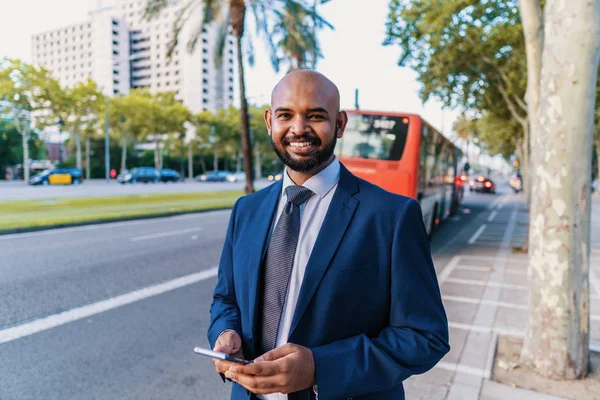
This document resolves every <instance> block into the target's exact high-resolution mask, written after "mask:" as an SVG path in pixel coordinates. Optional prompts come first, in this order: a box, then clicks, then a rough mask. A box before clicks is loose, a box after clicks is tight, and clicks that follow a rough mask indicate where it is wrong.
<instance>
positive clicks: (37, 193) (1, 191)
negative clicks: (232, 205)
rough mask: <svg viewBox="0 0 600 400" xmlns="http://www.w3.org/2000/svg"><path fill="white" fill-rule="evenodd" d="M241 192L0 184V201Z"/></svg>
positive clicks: (227, 186)
mask: <svg viewBox="0 0 600 400" xmlns="http://www.w3.org/2000/svg"><path fill="white" fill-rule="evenodd" d="M271 183H272V182H271V181H269V180H268V179H266V178H261V179H258V180H256V181H255V182H254V187H255V188H256V189H262V188H264V187H265V186H268V185H270V184H271ZM236 189H238V190H244V182H233V183H232V182H196V181H188V182H185V183H172V182H171V183H158V184H152V183H149V184H144V183H139V184H135V185H131V184H127V185H121V184H119V183H117V182H116V181H111V182H110V183H108V184H107V183H106V181H105V180H102V179H92V180H90V181H85V182H84V183H83V184H81V185H52V186H29V185H25V184H24V183H23V182H22V181H0V201H3V200H23V199H30V200H33V199H45V198H59V197H96V196H118V195H128V194H148V193H183V192H212V191H218V190H236Z"/></svg>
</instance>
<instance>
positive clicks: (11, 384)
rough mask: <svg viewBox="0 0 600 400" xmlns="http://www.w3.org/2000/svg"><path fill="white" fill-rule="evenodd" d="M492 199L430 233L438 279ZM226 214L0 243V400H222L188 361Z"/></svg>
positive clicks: (207, 368)
mask: <svg viewBox="0 0 600 400" xmlns="http://www.w3.org/2000/svg"><path fill="white" fill-rule="evenodd" d="M181 186H183V185H181ZM198 186H201V185H200V184H198ZM499 199H500V195H496V196H494V195H484V194H468V195H467V197H466V198H465V201H464V207H463V209H461V210H460V211H459V212H458V213H457V215H456V216H454V217H452V218H451V219H450V220H448V221H446V223H445V224H444V225H443V226H442V227H441V228H440V229H439V230H438V231H437V232H436V235H435V237H434V239H433V242H432V251H433V254H434V262H435V265H436V270H437V271H438V274H439V273H440V271H441V270H442V269H443V268H444V266H445V265H446V263H447V262H448V261H449V260H450V258H451V257H452V256H453V255H454V254H456V253H457V252H458V251H460V249H461V248H462V247H464V246H465V244H466V242H467V241H468V240H469V238H470V237H471V236H472V235H473V234H474V232H476V231H477V229H478V226H477V224H476V222H477V221H476V218H477V217H478V216H481V214H485V213H488V212H489V210H488V205H489V204H490V203H491V202H493V201H498V200H499ZM228 217H229V212H228V211H218V212H208V213H202V214H190V215H184V216H176V217H169V218H160V219H153V220H142V221H134V222H122V223H113V224H105V225H94V226H85V227H76V228H67V229H60V230H50V231H42V232H35V233H25V234H17V235H6V236H0V359H1V360H2V361H1V362H0V399H1V400H13V399H14V400H16V399H226V398H228V394H229V385H228V384H223V383H222V382H221V380H220V378H219V377H218V376H217V375H216V374H215V373H214V370H213V368H212V363H211V362H210V361H209V360H208V359H205V358H203V357H200V356H196V355H194V353H193V352H192V349H193V348H194V347H195V346H205V347H206V346H207V345H208V342H207V339H206V330H207V327H208V323H209V313H208V312H209V307H210V302H211V297H212V290H213V288H214V285H215V282H216V278H215V277H214V274H215V273H214V269H212V268H213V267H214V266H216V265H217V263H218V260H219V256H220V251H221V246H222V243H223V238H224V235H225V230H226V225H227V221H228ZM202 271H208V272H206V273H205V274H204V275H202ZM207 277H208V278H207ZM177 279H178V280H177ZM165 282H167V283H165ZM163 283H165V284H163ZM161 284H162V285H161ZM178 285H179V287H178V288H174V287H177V286H178ZM69 321H71V322H69Z"/></svg>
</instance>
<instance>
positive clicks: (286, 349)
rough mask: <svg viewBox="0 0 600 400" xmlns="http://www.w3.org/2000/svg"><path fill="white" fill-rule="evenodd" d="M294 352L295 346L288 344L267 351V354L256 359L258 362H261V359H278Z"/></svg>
mask: <svg viewBox="0 0 600 400" xmlns="http://www.w3.org/2000/svg"><path fill="white" fill-rule="evenodd" d="M293 352H295V350H294V346H292V345H290V344H286V345H283V346H281V347H277V348H275V349H273V350H269V351H267V352H266V353H265V354H263V355H262V356H260V357H258V358H257V359H256V360H254V361H258V362H260V361H275V360H278V359H280V358H283V357H285V356H287V355H288V354H292V353H293Z"/></svg>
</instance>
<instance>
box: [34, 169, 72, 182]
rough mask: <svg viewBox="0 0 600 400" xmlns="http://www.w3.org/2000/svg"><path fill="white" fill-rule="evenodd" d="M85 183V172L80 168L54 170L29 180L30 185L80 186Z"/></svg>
mask: <svg viewBox="0 0 600 400" xmlns="http://www.w3.org/2000/svg"><path fill="white" fill-rule="evenodd" d="M81 183H83V172H82V171H81V170H80V169H79V168H63V167H59V168H52V169H47V170H45V171H42V172H40V173H39V174H36V175H34V176H32V177H31V178H30V179H29V184H30V185H79V184H81Z"/></svg>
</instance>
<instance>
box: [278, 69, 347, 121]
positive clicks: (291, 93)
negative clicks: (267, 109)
mask: <svg viewBox="0 0 600 400" xmlns="http://www.w3.org/2000/svg"><path fill="white" fill-rule="evenodd" d="M290 97H295V98H301V99H304V98H306V99H308V98H314V97H318V98H320V100H321V101H323V102H325V103H327V105H328V106H329V107H332V109H331V110H330V111H331V112H335V113H337V112H339V111H340V91H339V90H338V88H337V86H336V85H335V83H333V82H332V81H330V80H329V79H328V78H327V77H326V76H325V75H323V74H321V73H319V72H317V71H311V70H300V71H294V72H290V73H289V74H287V75H286V76H284V77H283V78H282V79H281V80H280V81H279V83H277V85H275V88H274V89H273V92H272V93H271V106H272V107H273V108H277V107H278V105H279V103H280V102H282V101H285V100H287V99H288V98H290Z"/></svg>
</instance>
